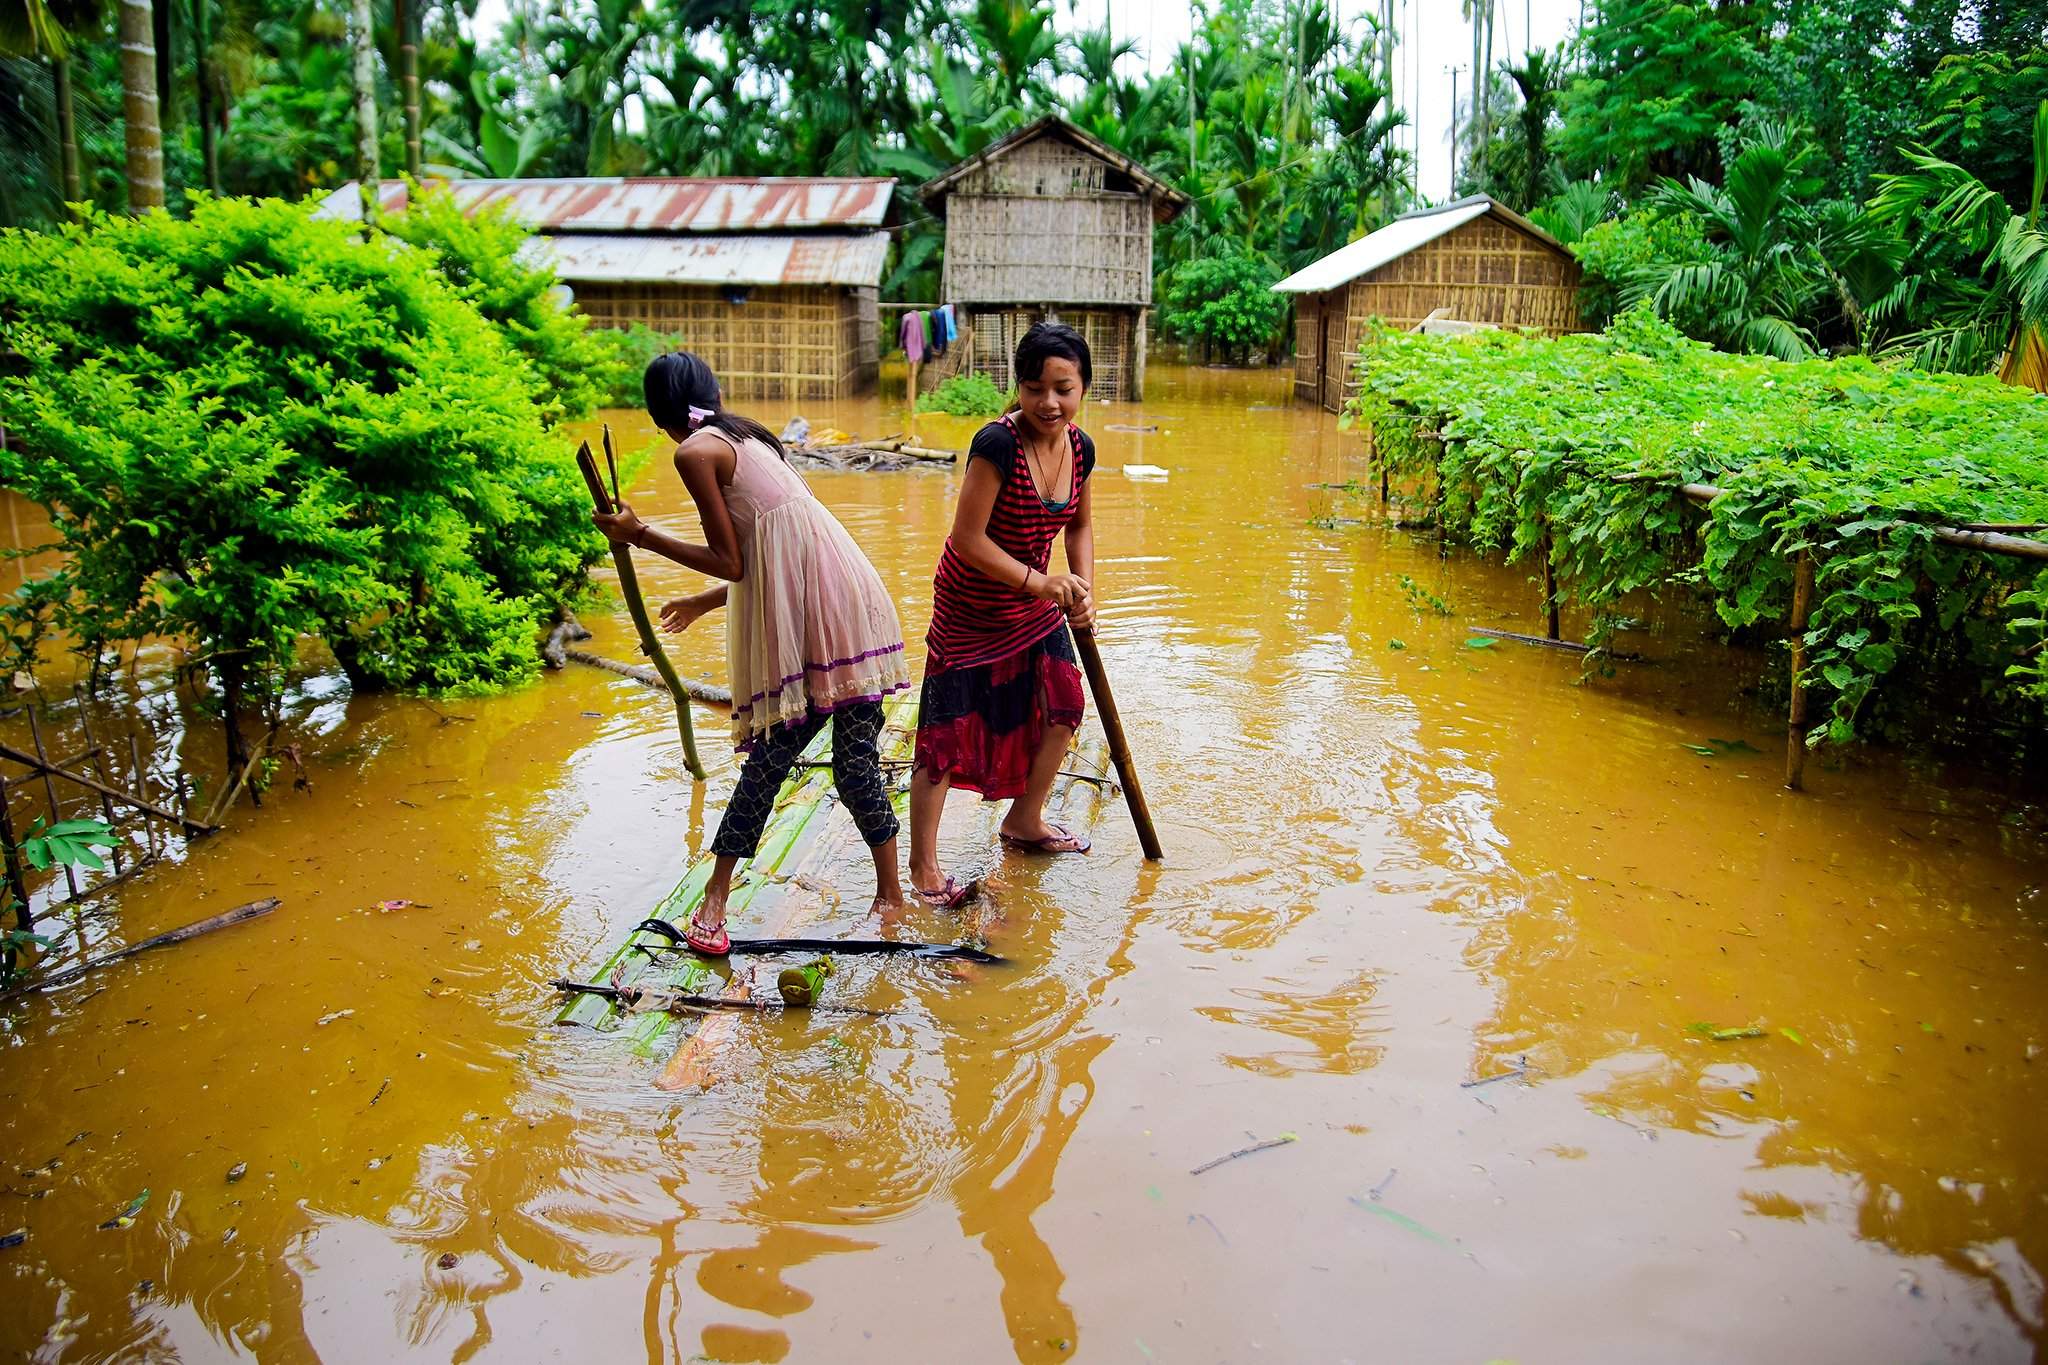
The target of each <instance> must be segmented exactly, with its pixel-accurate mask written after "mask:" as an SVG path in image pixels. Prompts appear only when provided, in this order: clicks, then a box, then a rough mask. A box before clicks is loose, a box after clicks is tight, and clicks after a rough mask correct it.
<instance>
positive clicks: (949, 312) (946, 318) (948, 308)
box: [939, 303, 960, 346]
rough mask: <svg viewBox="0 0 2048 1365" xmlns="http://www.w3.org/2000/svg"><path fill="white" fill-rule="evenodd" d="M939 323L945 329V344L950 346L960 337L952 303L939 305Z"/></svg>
mask: <svg viewBox="0 0 2048 1365" xmlns="http://www.w3.org/2000/svg"><path fill="white" fill-rule="evenodd" d="M939 325H940V326H941V327H942V328H944V329H945V333H946V340H945V344H946V345H948V346H951V345H952V344H953V343H954V342H956V341H958V340H959V339H960V326H959V324H958V323H957V322H955V321H954V317H953V305H952V304H950V303H945V304H940V305H939Z"/></svg>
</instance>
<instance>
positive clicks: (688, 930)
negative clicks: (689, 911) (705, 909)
mask: <svg viewBox="0 0 2048 1365" xmlns="http://www.w3.org/2000/svg"><path fill="white" fill-rule="evenodd" d="M683 942H685V943H687V944H689V945H690V947H691V948H692V949H694V950H695V951H697V952H700V953H702V954H704V956H706V957H724V956H725V955H726V954H727V953H730V952H731V951H732V935H731V934H729V933H727V932H726V930H725V925H724V924H720V925H719V926H718V930H717V932H716V933H712V932H709V931H707V930H706V929H705V928H704V926H703V925H701V924H699V923H697V917H696V916H695V915H692V916H690V922H689V923H688V924H686V925H684V926H683Z"/></svg>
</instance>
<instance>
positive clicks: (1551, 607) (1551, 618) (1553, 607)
mask: <svg viewBox="0 0 2048 1365" xmlns="http://www.w3.org/2000/svg"><path fill="white" fill-rule="evenodd" d="M1538 552H1539V553H1540V554H1542V556H1543V614H1544V620H1543V631H1544V634H1545V636H1547V637H1548V638H1549V639H1551V640H1553V641H1556V640H1562V639H1563V638H1564V636H1563V635H1562V634H1561V633H1559V630H1558V621H1557V570H1556V568H1554V567H1553V566H1552V565H1551V562H1550V523H1549V522H1547V521H1546V522H1545V523H1544V524H1543V540H1542V542H1541V544H1540V546H1539V547H1538Z"/></svg>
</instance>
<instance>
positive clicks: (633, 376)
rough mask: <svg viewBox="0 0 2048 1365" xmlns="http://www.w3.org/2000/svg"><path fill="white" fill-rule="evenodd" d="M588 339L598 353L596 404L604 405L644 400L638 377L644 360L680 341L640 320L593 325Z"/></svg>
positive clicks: (643, 370)
mask: <svg viewBox="0 0 2048 1365" xmlns="http://www.w3.org/2000/svg"><path fill="white" fill-rule="evenodd" d="M590 340H591V342H592V343H593V344H594V345H595V346H596V347H597V348H598V350H599V352H600V353H601V355H602V359H600V360H599V362H598V366H597V371H596V373H597V381H598V387H599V396H598V404H599V406H601V407H607V408H638V407H640V406H642V405H643V404H645V403H646V401H647V393H646V390H645V389H644V388H643V387H642V386H641V379H642V376H644V375H645V374H646V373H647V366H648V364H649V363H650V362H651V361H652V360H653V359H654V358H655V357H656V356H658V355H666V354H667V353H668V352H670V351H673V350H675V349H676V348H677V347H679V346H681V345H682V344H683V339H682V338H681V337H679V336H670V335H668V334H667V333H665V332H657V331H655V330H654V329H653V328H652V327H649V326H648V325H647V324H646V323H644V322H636V323H634V324H633V325H632V326H631V327H623V328H621V327H593V328H591V329H590Z"/></svg>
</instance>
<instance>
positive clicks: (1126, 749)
mask: <svg viewBox="0 0 2048 1365" xmlns="http://www.w3.org/2000/svg"><path fill="white" fill-rule="evenodd" d="M1074 648H1075V649H1076V650H1077V651H1078V652H1079V653H1080V655H1081V667H1082V669H1083V671H1085V672H1086V673H1087V674H1088V690H1089V691H1090V692H1092V693H1094V695H1095V709H1096V710H1098V711H1100V712H1101V713H1102V733H1103V734H1104V735H1105V736H1106V737H1107V738H1108V739H1109V757H1110V761H1111V762H1113V763H1115V764H1116V775H1117V779H1118V780H1119V781H1120V782H1122V783H1123V788H1124V802H1125V804H1127V805H1128V806H1129V807H1130V808H1131V822H1132V823H1133V824H1135V825H1136V826H1137V827H1138V846H1139V847H1140V848H1142V849H1143V850H1144V851H1145V857H1146V858H1147V859H1149V860H1150V861H1152V862H1155V863H1156V862H1158V861H1160V860H1161V859H1162V858H1164V857H1165V856H1166V855H1165V853H1163V852H1162V851H1161V850H1160V847H1159V833H1158V831H1157V830H1155V829H1153V828H1152V811H1151V808H1150V807H1149V806H1147V805H1146V804H1145V793H1144V790H1143V789H1142V788H1141V787H1140V786H1139V785H1138V769H1137V766H1136V765H1135V764H1133V763H1132V762H1131V749H1130V745H1129V744H1128V743H1126V742H1125V740H1124V722H1123V718H1122V717H1121V716H1119V715H1118V714H1117V710H1116V698H1115V697H1114V696H1113V695H1111V693H1110V690H1109V674H1108V672H1107V671H1106V670H1105V669H1104V668H1103V666H1102V653H1101V651H1099V650H1098V649H1096V647H1095V632H1094V631H1092V630H1077V631H1075V632H1074Z"/></svg>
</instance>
